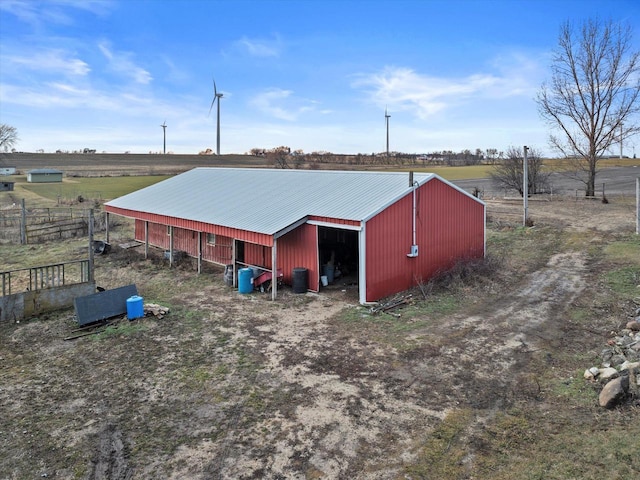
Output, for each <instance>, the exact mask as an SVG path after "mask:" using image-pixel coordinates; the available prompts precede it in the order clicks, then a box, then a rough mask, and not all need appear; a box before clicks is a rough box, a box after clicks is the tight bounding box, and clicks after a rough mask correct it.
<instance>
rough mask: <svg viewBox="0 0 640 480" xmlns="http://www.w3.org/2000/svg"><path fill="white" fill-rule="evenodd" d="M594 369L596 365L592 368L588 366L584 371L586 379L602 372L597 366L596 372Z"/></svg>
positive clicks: (590, 378)
mask: <svg viewBox="0 0 640 480" xmlns="http://www.w3.org/2000/svg"><path fill="white" fill-rule="evenodd" d="M593 369H594V367H591V368H587V369H586V370H585V371H584V375H583V377H584V379H585V380H593V379H594V378H595V376H596V375H597V374H598V373H600V372H599V371H598V369H597V368H596V373H593Z"/></svg>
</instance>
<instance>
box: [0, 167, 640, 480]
mask: <svg viewBox="0 0 640 480" xmlns="http://www.w3.org/2000/svg"><path fill="white" fill-rule="evenodd" d="M123 179H126V177H123ZM70 180H71V179H70ZM73 180H75V179H73ZM108 180H109V181H111V179H108ZM121 180H122V179H121ZM14 193H15V192H14ZM29 193H30V194H31V195H33V198H32V199H31V201H34V202H35V201H36V197H37V195H36V193H34V192H29ZM105 196H106V194H105ZM609 200H610V203H609V204H602V203H601V202H596V201H586V200H579V201H576V200H575V199H571V198H570V199H567V198H546V199H541V200H539V201H534V202H531V204H530V214H531V216H532V218H533V219H534V222H535V225H534V227H532V228H522V227H520V226H519V225H518V223H519V220H520V218H519V215H520V210H521V206H520V205H519V204H518V203H510V202H498V201H491V202H489V203H488V231H487V236H488V246H487V253H488V256H487V261H486V262H484V263H483V264H481V265H475V266H468V267H467V268H465V269H459V270H458V271H456V272H453V273H451V275H449V276H448V277H446V278H443V279H441V280H440V281H438V282H433V283H430V284H428V285H425V286H424V287H425V288H424V292H425V294H426V296H424V295H423V291H422V290H420V289H416V290H415V291H412V292H407V294H409V293H410V294H411V295H412V296H411V297H407V298H408V299H409V304H408V305H407V306H405V307H404V308H400V309H396V310H393V311H391V312H390V313H391V314H384V313H381V314H377V315H374V314H373V313H372V312H371V311H370V310H369V309H368V308H366V307H363V306H359V305H357V295H356V293H355V292H354V291H353V287H352V286H350V285H339V284H337V285H335V286H332V287H331V288H327V289H325V290H323V291H322V292H321V293H320V294H318V295H314V294H302V295H295V294H293V293H291V292H290V291H289V290H288V289H286V288H285V289H284V290H283V291H282V293H281V295H280V296H279V299H278V300H277V301H276V302H272V301H270V297H269V296H267V295H263V294H260V293H257V292H255V293H252V294H249V295H240V294H238V293H237V291H234V290H233V289H232V288H230V287H227V286H226V285H225V284H224V282H223V270H222V269H221V268H218V267H214V266H210V265H208V266H207V267H206V268H205V271H204V272H203V273H202V274H201V275H198V274H197V273H196V272H195V266H194V264H193V263H192V262H191V261H190V260H185V261H184V262H183V263H180V264H179V265H178V266H177V267H176V268H173V269H170V268H169V267H168V265H167V262H166V260H164V259H163V257H162V255H161V253H162V252H155V251H154V255H153V256H152V258H151V259H148V260H145V259H144V258H143V256H142V253H141V252H138V251H136V249H135V248H134V249H122V248H120V247H119V246H118V245H119V244H120V243H122V242H126V241H128V240H130V239H131V236H132V232H131V230H130V229H131V227H130V225H127V224H126V223H124V224H121V225H119V226H117V228H115V229H114V231H112V235H113V240H112V243H113V246H114V247H113V250H112V252H111V253H109V254H108V255H103V256H98V257H97V258H96V263H97V266H96V280H97V282H98V285H100V286H102V287H103V288H115V287H118V286H121V285H125V284H128V283H135V284H136V285H137V287H138V291H139V292H140V294H141V295H142V296H143V297H144V299H145V302H154V303H158V304H161V305H163V306H166V307H169V309H170V313H169V314H168V315H167V316H166V317H164V318H162V319H157V318H155V317H145V318H143V319H138V320H135V321H132V322H128V321H126V320H122V321H120V322H117V323H116V324H114V325H112V326H111V327H109V328H107V329H106V330H105V331H104V332H103V333H100V334H98V335H94V336H88V337H83V338H78V339H75V340H70V341H65V340H64V338H66V337H68V336H69V335H70V332H71V330H72V329H74V328H75V327H76V326H77V324H76V321H75V319H74V314H73V310H72V309H70V310H63V311H60V312H56V313H53V314H48V315H42V316H41V317H39V318H35V319H31V320H28V321H25V322H22V323H20V324H3V325H0V357H1V358H0V362H2V366H3V368H2V369H1V370H0V405H2V412H3V414H2V415H0V449H1V450H2V452H3V455H2V456H0V478H3V479H4V478H7V479H23V478H41V477H44V476H46V477H48V478H65V479H91V480H98V479H100V480H106V479H123V480H124V479H146V478H175V479H181V478H203V479H204V478H207V479H209V478H219V479H238V478H245V479H250V478H255V479H258V478H260V479H262V478H269V479H277V478H287V479H288V478H308V479H314V478H315V479H321V478H324V479H346V478H349V479H427V478H437V479H456V478H459V479H463V478H474V479H498V480H500V479H505V480H506V479H534V478H545V479H566V478H576V479H577V478H580V479H598V480H600V479H603V478H634V477H636V476H638V475H639V474H640V459H639V458H638V456H637V438H638V436H639V435H640V425H639V424H638V422H637V416H638V413H639V408H640V404H638V398H631V399H629V400H628V401H627V402H626V403H625V404H624V405H622V406H621V407H619V408H616V409H614V410H610V411H609V410H604V409H602V408H600V407H599V406H598V393H599V390H600V388H601V386H600V385H599V384H597V383H590V382H588V381H586V380H585V379H584V378H583V377H582V373H583V372H584V370H585V369H586V368H589V367H591V366H594V365H597V363H598V362H599V360H598V358H599V354H600V352H601V351H602V349H603V348H604V347H605V346H606V344H607V341H608V340H609V339H610V338H611V337H612V335H613V332H616V331H619V329H620V328H621V327H622V326H623V325H624V324H625V323H626V322H627V321H628V319H629V318H630V317H632V316H633V315H634V312H635V310H636V309H637V308H638V307H640V288H639V285H640V240H638V237H637V236H636V235H635V234H634V233H633V232H634V228H635V223H634V222H635V220H634V219H635V217H634V206H635V203H634V201H633V200H632V198H630V197H628V196H627V197H623V198H618V197H612V198H610V199H609ZM42 201H44V202H53V201H54V200H53V199H43V200H42ZM85 255H86V240H83V239H71V240H67V241H64V242H55V243H51V244H37V245H27V246H10V245H2V246H0V258H3V259H4V258H11V259H12V260H11V268H18V266H19V265H24V266H29V265H33V264H34V263H35V264H45V263H48V262H51V261H59V260H61V259H64V260H71V259H75V258H83V257H84V256H85ZM585 459H591V460H590V461H585Z"/></svg>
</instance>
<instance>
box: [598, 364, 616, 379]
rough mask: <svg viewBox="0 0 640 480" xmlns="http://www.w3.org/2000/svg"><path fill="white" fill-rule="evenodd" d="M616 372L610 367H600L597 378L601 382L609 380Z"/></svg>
mask: <svg viewBox="0 0 640 480" xmlns="http://www.w3.org/2000/svg"><path fill="white" fill-rule="evenodd" d="M618 373H619V372H618V370H616V369H615V368H612V367H608V368H601V369H599V375H598V380H600V381H601V382H606V381H608V380H611V379H612V378H613V377H615V376H617V375H618Z"/></svg>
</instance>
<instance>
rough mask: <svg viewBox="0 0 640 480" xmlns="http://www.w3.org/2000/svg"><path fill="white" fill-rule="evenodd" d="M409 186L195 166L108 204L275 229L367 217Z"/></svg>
mask: <svg viewBox="0 0 640 480" xmlns="http://www.w3.org/2000/svg"><path fill="white" fill-rule="evenodd" d="M434 177H436V175H434V174H433V173H414V177H413V179H414V182H418V184H420V185H422V184H423V183H425V182H426V181H428V180H430V179H431V178H434ZM447 183H448V182H447ZM454 188H455V187H454ZM410 191H411V188H410V187H409V173H398V172H362V171H357V172H356V171H327V170H321V171H318V170H280V169H255V168H254V169H251V168H194V169H193V170H189V171H188V172H185V173H182V174H180V175H177V176H175V177H172V178H169V179H167V180H164V181H162V182H159V183H156V184H154V185H151V186H149V187H146V188H143V189H141V190H138V191H136V192H132V193H130V194H128V195H125V196H123V197H120V198H117V199H115V200H112V201H110V202H107V203H106V205H107V206H112V207H117V208H124V209H128V210H133V211H140V212H146V213H153V214H157V215H165V216H169V217H175V218H183V219H188V220H194V221H200V222H205V223H210V224H215V225H221V226H225V227H230V228H236V229H240V230H247V231H252V232H258V233H264V234H268V235H275V234H276V233H278V232H279V231H281V230H283V229H285V228H287V227H288V226H290V225H292V224H294V223H295V222H298V221H300V220H301V219H304V218H305V217H307V216H309V215H315V216H322V217H331V218H339V219H345V220H355V221H363V220H367V219H368V218H370V217H371V216H373V215H375V214H376V213H378V212H379V211H381V210H382V209H384V208H385V207H387V206H388V205H391V204H392V203H394V202H395V201H397V200H398V199H399V198H401V197H403V196H404V195H406V194H408V193H410Z"/></svg>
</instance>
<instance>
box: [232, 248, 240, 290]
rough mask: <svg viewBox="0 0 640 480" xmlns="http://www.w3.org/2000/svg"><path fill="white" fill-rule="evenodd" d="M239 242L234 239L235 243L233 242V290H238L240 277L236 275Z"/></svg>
mask: <svg viewBox="0 0 640 480" xmlns="http://www.w3.org/2000/svg"><path fill="white" fill-rule="evenodd" d="M237 241H238V240H236V239H235V238H234V239H233V241H232V242H231V265H232V267H231V268H233V281H232V282H231V284H232V285H233V288H237V287H238V280H237V279H238V276H237V275H236V242H237Z"/></svg>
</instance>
